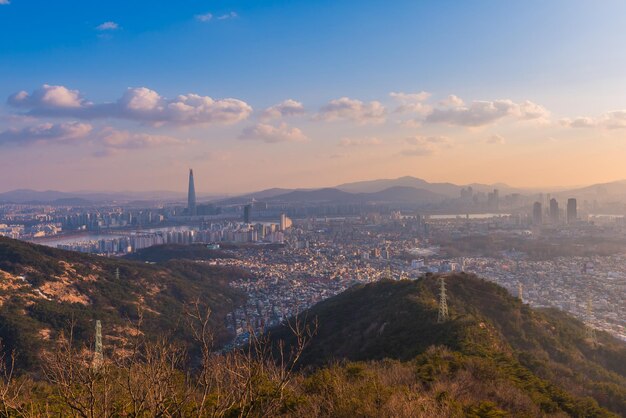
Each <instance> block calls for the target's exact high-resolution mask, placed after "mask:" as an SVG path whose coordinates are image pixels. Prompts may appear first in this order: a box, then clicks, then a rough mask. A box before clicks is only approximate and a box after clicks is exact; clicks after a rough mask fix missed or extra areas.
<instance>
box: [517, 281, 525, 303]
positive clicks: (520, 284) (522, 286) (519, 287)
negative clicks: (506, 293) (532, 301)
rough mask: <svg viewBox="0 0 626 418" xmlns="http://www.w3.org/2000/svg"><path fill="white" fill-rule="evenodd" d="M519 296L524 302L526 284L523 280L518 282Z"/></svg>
mask: <svg viewBox="0 0 626 418" xmlns="http://www.w3.org/2000/svg"><path fill="white" fill-rule="evenodd" d="M517 297H518V298H519V300H520V301H521V302H522V303H524V285H523V284H522V282H519V283H518V284H517Z"/></svg>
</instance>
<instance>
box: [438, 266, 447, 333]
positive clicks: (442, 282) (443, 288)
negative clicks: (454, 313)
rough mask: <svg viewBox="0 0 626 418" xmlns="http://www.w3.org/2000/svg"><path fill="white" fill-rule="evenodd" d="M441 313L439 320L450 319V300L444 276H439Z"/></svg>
mask: <svg viewBox="0 0 626 418" xmlns="http://www.w3.org/2000/svg"><path fill="white" fill-rule="evenodd" d="M439 284H440V285H439V313H438V314H437V322H439V323H441V322H445V321H447V319H448V300H447V299H446V280H445V278H444V277H443V276H442V277H440V278H439Z"/></svg>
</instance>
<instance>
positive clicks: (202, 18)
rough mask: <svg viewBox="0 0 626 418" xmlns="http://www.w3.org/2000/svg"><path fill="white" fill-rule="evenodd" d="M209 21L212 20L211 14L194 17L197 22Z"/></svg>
mask: <svg viewBox="0 0 626 418" xmlns="http://www.w3.org/2000/svg"><path fill="white" fill-rule="evenodd" d="M211 19H213V14H211V13H204V14H201V15H196V20H197V21H199V22H209V21H210V20H211Z"/></svg>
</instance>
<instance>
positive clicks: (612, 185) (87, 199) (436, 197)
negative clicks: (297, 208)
mask: <svg viewBox="0 0 626 418" xmlns="http://www.w3.org/2000/svg"><path fill="white" fill-rule="evenodd" d="M467 187H471V188H472V189H473V190H474V191H475V192H482V193H488V192H491V191H493V190H494V189H498V190H499V192H500V195H501V196H504V195H507V194H511V193H519V194H521V195H528V196H530V195H533V194H537V193H551V195H552V196H555V197H558V198H561V199H565V198H569V197H576V198H578V199H585V200H598V201H616V200H624V201H626V180H619V181H614V182H609V183H601V184H594V185H591V186H586V187H580V188H575V189H569V190H567V189H566V190H550V189H545V190H540V189H520V188H515V187H511V186H509V185H507V184H504V183H495V184H481V183H470V184H466V185H458V184H453V183H430V182H428V181H426V180H423V179H420V178H417V177H411V176H404V177H399V178H397V179H378V180H367V181H358V182H354V183H344V184H340V185H338V186H335V187H326V188H317V189H316V188H310V189H307V188H298V189H286V188H271V189H265V190H260V191H257V192H252V193H246V194H242V195H237V196H231V197H224V196H216V195H208V194H204V195H202V194H199V196H198V200H199V201H212V202H214V203H217V204H220V205H242V204H245V203H248V202H250V201H252V200H257V201H268V202H285V203H293V202H305V203H306V202H334V203H338V204H343V203H363V202H400V203H411V204H418V205H419V204H432V203H439V202H442V201H444V200H446V199H455V198H458V197H459V196H460V193H461V189H463V188H467ZM185 199H186V194H185V193H184V192H171V191H148V192H119V193H115V192H87V191H86V192H81V191H79V192H60V191H56V190H46V191H36V190H29V189H18V190H12V191H8V192H5V193H0V203H45V204H53V205H72V206H88V205H89V204H99V203H104V202H124V203H127V204H128V203H130V204H132V202H135V203H136V204H137V205H140V204H149V203H153V202H155V201H160V202H162V201H170V202H183V201H184V200H185Z"/></svg>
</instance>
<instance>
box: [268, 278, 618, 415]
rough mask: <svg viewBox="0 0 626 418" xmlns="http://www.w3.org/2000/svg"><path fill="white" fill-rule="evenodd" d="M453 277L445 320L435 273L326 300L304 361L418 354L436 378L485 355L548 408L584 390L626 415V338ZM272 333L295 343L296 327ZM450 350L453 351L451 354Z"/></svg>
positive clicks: (577, 404) (568, 402)
mask: <svg viewBox="0 0 626 418" xmlns="http://www.w3.org/2000/svg"><path fill="white" fill-rule="evenodd" d="M445 282H446V287H447V302H448V307H449V315H450V318H449V320H447V321H445V322H443V323H438V322H437V313H438V297H439V289H440V283H439V277H438V276H433V275H428V276H425V277H423V278H421V279H419V280H417V281H398V282H396V281H381V282H377V283H371V284H367V285H360V286H356V287H353V288H351V289H349V290H348V291H346V292H344V293H342V294H340V295H338V296H336V297H333V298H330V299H328V300H326V301H323V302H321V303H319V304H317V305H316V306H314V307H313V308H311V309H310V310H308V311H305V312H304V313H302V314H301V315H300V316H299V319H300V321H301V322H307V323H308V324H309V325H310V326H314V323H315V322H316V323H317V333H316V335H315V336H314V338H313V339H312V341H311V343H310V345H309V347H308V348H307V349H306V350H305V351H304V353H303V356H302V363H301V364H302V365H303V366H304V367H305V369H306V368H309V369H311V368H312V369H313V370H316V369H318V368H320V367H328V365H330V364H335V363H336V362H339V364H341V363H342V362H345V361H365V362H369V361H373V360H375V361H379V360H382V359H385V358H390V359H397V360H400V361H402V362H408V363H411V364H413V363H416V362H417V365H414V366H413V367H417V368H418V370H421V371H419V373H425V376H426V377H425V378H426V379H427V380H429V381H430V382H431V383H432V382H435V381H438V380H440V379H443V378H444V377H445V378H446V379H449V378H450V376H451V375H456V374H457V373H460V372H461V370H466V369H467V368H468V367H469V368H472V373H473V372H477V371H476V370H473V368H474V367H476V365H475V362H476V361H480V364H482V366H481V367H485V368H486V370H488V372H487V371H485V373H486V375H485V376H484V379H496V380H501V382H500V383H501V384H505V385H506V386H511V385H512V387H516V388H518V389H519V390H520V391H521V392H523V393H525V396H528V397H529V399H530V400H532V402H534V403H536V405H537V406H538V407H539V408H540V409H541V410H542V411H544V412H546V413H547V412H551V411H552V412H555V411H562V412H566V413H569V414H572V415H576V414H578V413H581V411H584V410H585V408H587V407H589V405H587V404H586V403H585V401H583V400H581V399H584V398H585V397H592V398H593V399H595V400H596V401H597V402H598V403H599V404H600V405H602V406H604V407H605V408H607V409H610V410H612V411H614V412H616V413H619V414H622V415H626V344H624V343H623V342H622V341H619V340H617V339H615V338H613V337H611V336H610V335H608V334H606V333H602V332H598V333H597V341H598V343H597V344H593V343H592V342H591V341H588V340H586V339H585V326H584V324H582V323H581V322H580V321H578V320H576V319H574V318H572V317H570V316H568V315H566V314H565V313H563V312H560V311H557V310H552V309H541V310H537V309H532V308H530V307H529V306H528V305H525V304H522V303H521V301H519V300H518V299H517V298H514V297H512V296H511V295H510V294H509V293H508V292H507V291H506V290H505V289H504V288H502V287H500V286H497V285H495V284H493V283H490V282H487V281H485V280H482V279H479V278H477V277H475V276H473V275H467V274H453V275H447V276H445ZM270 334H271V335H272V338H274V339H275V340H278V339H286V340H287V341H288V342H290V343H293V341H292V340H290V337H289V334H290V332H289V329H288V327H282V328H277V329H274V330H271V331H270ZM440 350H444V351H445V352H446V353H448V354H446V355H444V356H443V357H442V354H441V353H442V352H441V351H440ZM450 353H452V354H450ZM470 364H471V366H469V365H470ZM331 367H332V366H331ZM466 371H467V370H466ZM477 373H478V372H477ZM470 374H471V373H470ZM478 374H480V373H478ZM466 377H467V376H466ZM471 377H472V378H474V379H476V378H478V376H477V375H473V376H471ZM468 378H469V377H468ZM481 379H482V378H481ZM492 389H493V390H494V391H496V392H494V394H493V396H491V397H490V396H487V397H488V398H493V399H496V400H497V399H498V396H497V395H498V394H497V390H498V388H496V387H494V388H492ZM502 390H504V389H502ZM502 406H503V407H504V406H506V405H502ZM518 412H519V411H518Z"/></svg>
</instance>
